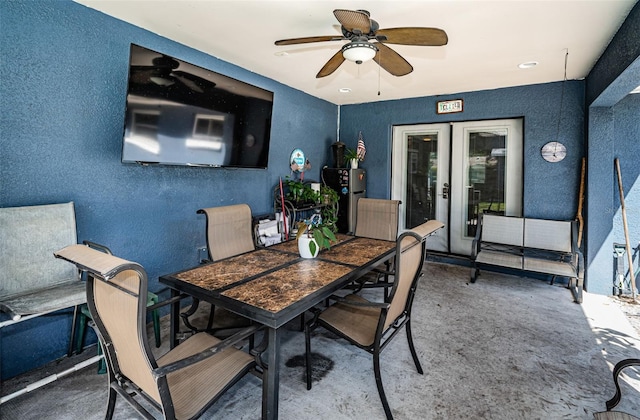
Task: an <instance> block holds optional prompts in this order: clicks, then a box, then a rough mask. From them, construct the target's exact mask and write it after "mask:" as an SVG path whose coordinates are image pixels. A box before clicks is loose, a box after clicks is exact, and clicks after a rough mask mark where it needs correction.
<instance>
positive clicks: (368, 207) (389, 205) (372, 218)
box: [354, 198, 400, 296]
mask: <svg viewBox="0 0 640 420" xmlns="http://www.w3.org/2000/svg"><path fill="white" fill-rule="evenodd" d="M399 207H400V201H399V200H384V199H379V198H361V199H359V200H358V204H357V210H356V229H355V232H354V235H355V236H359V237H362V238H371V239H381V240H383V241H395V240H396V238H397V237H398V212H399ZM391 262H392V261H391V260H387V261H385V262H384V263H382V264H380V265H379V266H378V267H376V269H375V270H373V271H372V272H371V273H372V274H373V275H374V276H373V277H372V276H371V274H369V275H368V276H365V277H362V278H360V279H358V280H356V284H355V289H356V290H360V289H362V288H370V287H384V288H385V296H387V294H386V290H387V289H388V288H389V287H390V286H391V283H390V282H389V275H391V274H393V273H392V271H391Z"/></svg>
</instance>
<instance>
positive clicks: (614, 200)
mask: <svg viewBox="0 0 640 420" xmlns="http://www.w3.org/2000/svg"><path fill="white" fill-rule="evenodd" d="M589 117H590V118H589V160H588V165H589V177H588V184H587V193H588V200H587V204H588V207H587V224H588V231H587V253H586V255H585V256H586V258H587V262H588V264H587V286H588V290H589V291H590V292H593V293H599V294H611V293H612V290H613V284H614V283H613V282H614V270H615V268H614V264H615V260H614V257H613V244H614V243H623V244H624V243H625V235H624V228H623V223H622V209H621V205H620V204H621V202H620V190H619V188H618V177H617V173H616V171H615V167H614V159H615V158H618V159H619V162H620V172H621V174H622V181H623V191H624V197H625V199H624V201H625V209H626V213H627V224H628V229H629V242H630V247H631V248H632V253H635V254H636V255H635V256H634V257H635V262H634V264H635V267H636V268H637V267H638V263H639V261H640V260H639V259H638V255H637V251H634V250H633V249H636V250H637V249H638V245H639V242H640V94H635V95H628V96H626V97H625V98H624V99H623V100H621V101H620V102H619V103H617V104H616V105H615V106H613V107H604V108H603V107H597V108H592V109H590V111H589ZM624 264H625V266H628V264H627V260H626V255H625V256H624ZM636 284H637V285H638V284H640V279H636Z"/></svg>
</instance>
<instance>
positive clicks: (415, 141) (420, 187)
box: [391, 119, 523, 255]
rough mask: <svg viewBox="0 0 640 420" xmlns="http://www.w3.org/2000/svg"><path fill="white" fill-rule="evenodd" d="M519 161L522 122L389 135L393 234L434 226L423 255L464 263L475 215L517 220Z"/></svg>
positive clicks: (416, 128) (418, 128) (431, 127)
mask: <svg viewBox="0 0 640 420" xmlns="http://www.w3.org/2000/svg"><path fill="white" fill-rule="evenodd" d="M522 159H523V152H522V120H521V119H510V120H491V121H470V122H460V123H445V124H422V125H412V126H396V127H394V128H393V153H392V168H391V173H392V183H391V198H392V199H396V200H401V202H402V204H401V206H400V214H401V216H400V230H401V231H402V230H406V229H411V228H413V227H415V226H417V225H419V224H421V223H423V222H424V221H426V220H430V219H437V220H440V221H442V222H443V223H444V224H445V229H441V230H440V231H438V232H437V234H436V235H434V236H433V237H431V238H429V240H428V241H427V247H428V249H430V250H433V251H440V252H446V253H452V254H459V255H470V254H471V241H472V240H473V237H474V236H475V232H476V226H477V221H478V215H479V214H480V213H486V212H490V213H497V214H504V215H510V216H521V215H522Z"/></svg>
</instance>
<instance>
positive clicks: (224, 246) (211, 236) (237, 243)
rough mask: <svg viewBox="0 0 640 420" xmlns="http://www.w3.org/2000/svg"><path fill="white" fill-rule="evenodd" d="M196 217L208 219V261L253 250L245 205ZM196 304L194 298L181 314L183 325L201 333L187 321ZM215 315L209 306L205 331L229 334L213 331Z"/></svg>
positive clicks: (215, 209) (205, 211)
mask: <svg viewBox="0 0 640 420" xmlns="http://www.w3.org/2000/svg"><path fill="white" fill-rule="evenodd" d="M197 213H198V214H204V215H205V216H206V218H207V227H206V236H207V250H208V254H209V261H218V260H222V259H224V258H229V257H233V256H236V255H239V254H244V253H245V252H249V251H253V250H254V249H255V244H254V241H253V235H252V233H251V231H252V226H251V223H252V220H251V209H250V208H249V206H248V205H246V204H234V205H230V206H221V207H209V208H205V209H200V210H198V211H197ZM209 261H207V262H209ZM199 304H200V301H199V300H198V299H196V298H193V303H192V305H191V307H190V308H189V309H188V310H187V311H186V312H183V313H182V314H180V316H181V317H182V321H183V322H184V324H185V325H186V326H187V328H189V329H190V330H191V331H193V332H197V331H201V330H199V329H198V328H196V327H195V326H193V325H192V324H191V322H190V321H189V317H190V316H192V315H193V314H194V313H195V312H196V311H197V309H198V306H199ZM214 314H215V306H214V305H211V312H210V313H209V321H208V323H207V328H206V331H209V332H218V331H220V330H228V329H229V328H227V327H224V328H220V329H216V330H214V329H213V319H214ZM244 325H246V324H244ZM230 328H231V329H233V328H235V326H231V327H230Z"/></svg>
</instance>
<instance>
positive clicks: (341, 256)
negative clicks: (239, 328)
mask: <svg viewBox="0 0 640 420" xmlns="http://www.w3.org/2000/svg"><path fill="white" fill-rule="evenodd" d="M394 247H395V242H389V241H381V240H376V239H367V238H356V237H353V236H347V235H338V243H336V244H334V245H332V247H331V249H330V250H323V251H322V252H321V253H320V254H319V255H318V257H317V258H315V259H308V260H307V259H303V258H300V256H299V255H298V250H297V243H296V241H295V240H294V241H289V242H285V243H281V244H277V245H274V246H271V247H269V248H263V249H257V250H256V251H253V252H249V253H246V254H242V255H238V256H235V257H231V258H227V259H225V260H221V261H218V262H214V263H211V264H207V265H202V266H200V267H196V268H193V269H190V270H186V271H183V272H180V273H177V274H174V275H171V276H164V277H165V279H166V278H171V279H172V282H171V283H174V287H178V286H179V285H180V283H182V284H186V285H190V286H196V287H197V288H199V289H202V290H204V291H205V292H204V295H208V296H209V297H210V298H214V299H215V298H227V299H232V300H233V301H235V302H236V303H237V304H239V305H248V306H251V307H254V308H257V309H258V310H259V311H266V312H267V313H271V314H274V315H275V314H277V313H279V312H280V311H283V310H284V309H286V308H288V307H290V306H291V305H293V304H295V303H297V302H300V301H302V300H303V299H305V298H306V297H308V296H309V295H311V294H313V293H316V292H318V291H319V290H321V289H323V288H325V287H327V286H331V284H332V283H334V282H336V281H339V280H345V279H347V278H348V276H349V274H350V273H354V272H355V271H356V270H358V269H360V268H362V267H364V266H366V265H367V264H370V263H372V262H373V261H375V260H376V259H378V258H380V257H381V256H383V255H388V254H389V253H391V252H392V251H393V249H394ZM178 288H179V287H178ZM204 295H203V296H200V298H203V299H204V298H205V297H206V296H204Z"/></svg>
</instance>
